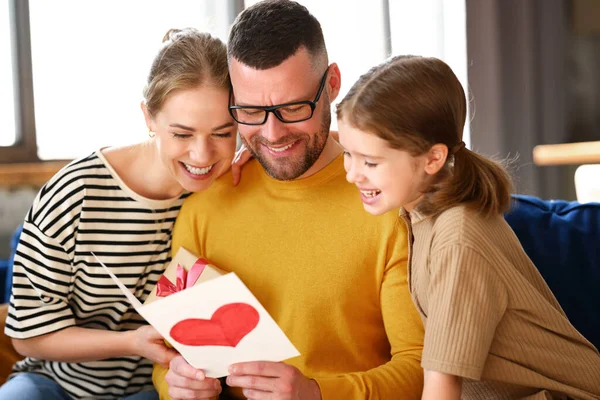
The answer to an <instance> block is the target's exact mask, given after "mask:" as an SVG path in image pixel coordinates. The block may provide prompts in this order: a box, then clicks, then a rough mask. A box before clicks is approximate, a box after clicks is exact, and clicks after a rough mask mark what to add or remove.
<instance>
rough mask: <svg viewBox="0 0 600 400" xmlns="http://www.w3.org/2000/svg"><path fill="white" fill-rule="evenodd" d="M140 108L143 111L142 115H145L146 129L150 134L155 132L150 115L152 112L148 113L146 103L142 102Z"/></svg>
mask: <svg viewBox="0 0 600 400" xmlns="http://www.w3.org/2000/svg"><path fill="white" fill-rule="evenodd" d="M140 108H141V109H142V113H144V120H145V121H146V127H147V128H148V131H149V132H154V127H153V125H154V124H153V120H152V116H151V115H150V112H149V111H148V107H147V106H146V103H145V102H143V101H142V102H141V103H140Z"/></svg>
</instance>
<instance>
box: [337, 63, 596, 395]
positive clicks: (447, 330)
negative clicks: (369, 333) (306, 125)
mask: <svg viewBox="0 0 600 400" xmlns="http://www.w3.org/2000/svg"><path fill="white" fill-rule="evenodd" d="M466 110H467V103H466V99H465V94H464V91H463V89H462V86H461V84H460V82H459V81H458V79H457V78H456V76H455V75H454V73H453V72H452V70H451V69H450V67H448V65H446V64H445V63H444V62H442V61H440V60H438V59H436V58H424V57H415V56H400V57H394V58H392V59H390V60H388V61H386V62H384V63H383V64H381V65H379V66H377V67H375V68H373V69H371V70H370V71H369V72H368V73H367V74H365V75H363V76H362V77H361V78H360V79H359V81H358V82H357V83H356V84H355V85H354V86H353V87H352V89H351V90H350V92H349V93H348V95H347V96H346V97H345V98H344V100H343V101H342V102H341V103H340V104H339V105H338V121H339V124H338V127H339V135H340V143H341V144H342V146H343V147H344V148H345V153H344V154H345V167H346V170H347V172H348V173H347V179H348V181H350V182H351V183H354V184H356V186H357V187H358V188H359V189H360V193H361V198H362V201H363V204H364V207H365V209H366V210H367V211H368V212H370V213H372V214H375V215H379V214H382V213H384V212H387V211H389V210H393V209H396V208H400V207H402V211H401V215H402V218H403V219H404V221H405V223H406V225H407V227H408V231H409V257H410V260H409V265H408V274H409V278H408V280H409V288H410V291H411V295H412V298H413V302H414V304H415V306H416V308H417V310H418V311H419V313H420V314H421V318H422V319H423V322H424V326H425V342H424V347H423V356H422V361H421V364H422V366H423V368H424V369H425V386H424V391H423V399H427V400H430V399H436V400H440V399H456V400H458V399H461V398H462V399H516V398H523V399H529V400H533V399H567V398H573V399H589V400H591V399H598V398H600V355H599V354H598V351H597V350H596V349H595V348H594V346H593V345H592V344H591V343H589V342H588V341H587V340H586V339H585V338H584V337H583V336H582V335H581V334H580V333H579V332H577V330H576V329H575V328H574V327H573V326H572V325H571V324H570V323H569V320H568V319H567V316H566V315H565V313H564V312H563V310H562V309H561V307H560V305H559V304H558V301H557V300H556V298H555V297H554V296H553V294H552V292H551V291H550V289H549V288H548V286H547V285H546V283H545V282H544V279H543V278H542V276H541V275H540V273H539V272H538V270H537V269H536V267H535V266H534V265H533V263H532V262H531V260H530V259H529V258H528V257H527V255H526V254H525V252H524V250H523V248H522V247H521V245H520V243H519V241H518V239H517V237H516V236H515V234H514V233H513V232H512V230H511V229H510V227H509V226H508V224H507V223H506V222H505V220H504V218H503V212H504V211H505V210H506V209H507V208H508V206H509V204H510V190H511V181H510V178H509V176H508V174H507V173H506V171H505V170H504V169H503V168H502V166H501V165H499V164H498V163H495V162H493V161H491V160H489V159H486V158H485V157H483V156H481V155H479V154H477V153H475V152H472V151H470V150H468V149H466V148H465V144H464V142H463V141H462V133H463V129H464V124H465V119H466V115H467V112H466Z"/></svg>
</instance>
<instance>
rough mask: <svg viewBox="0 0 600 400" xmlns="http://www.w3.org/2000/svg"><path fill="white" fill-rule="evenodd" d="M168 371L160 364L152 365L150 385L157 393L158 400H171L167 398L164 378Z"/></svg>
mask: <svg viewBox="0 0 600 400" xmlns="http://www.w3.org/2000/svg"><path fill="white" fill-rule="evenodd" d="M167 372H169V370H168V369H167V368H165V367H163V366H162V365H160V364H154V368H153V369H152V383H154V387H155V388H156V391H157V392H158V396H159V398H160V400H171V396H169V385H168V384H167V381H165V376H166V375H167Z"/></svg>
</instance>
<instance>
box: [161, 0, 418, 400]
mask: <svg viewBox="0 0 600 400" xmlns="http://www.w3.org/2000/svg"><path fill="white" fill-rule="evenodd" d="M228 49H229V50H228V52H229V54H228V56H229V69H230V74H231V80H232V85H233V92H232V96H231V107H230V110H231V114H232V116H233V117H234V118H235V119H236V120H237V121H238V123H239V132H240V136H241V138H242V141H243V142H244V144H245V145H246V146H247V148H248V149H249V150H250V151H251V153H252V154H253V156H254V158H255V160H252V161H250V162H249V163H248V164H247V165H246V166H245V169H244V170H243V177H242V180H241V183H240V184H239V186H238V187H237V188H235V187H233V186H231V184H230V179H231V177H225V178H224V179H221V180H220V181H217V182H216V183H215V184H213V186H212V187H211V188H210V189H208V190H206V191H204V192H202V193H197V194H194V195H192V196H190V197H189V199H188V200H187V201H186V202H185V204H184V205H183V207H182V210H181V212H180V214H179V217H178V220H177V223H176V227H175V230H174V238H173V252H176V251H177V250H178V248H179V247H181V246H184V247H185V248H187V249H188V250H190V251H192V252H194V253H196V254H199V255H202V256H205V257H207V258H208V259H210V260H211V261H213V262H214V263H215V265H218V266H219V267H220V268H222V269H224V270H227V271H235V272H236V274H237V275H238V276H239V277H240V278H241V279H242V280H243V281H244V282H245V283H246V285H247V286H248V287H249V288H250V290H251V291H252V292H253V293H254V295H255V296H256V297H257V298H258V300H259V301H260V302H261V303H262V304H263V305H264V306H265V308H266V309H267V311H268V312H269V313H270V314H271V316H272V317H273V318H274V319H275V321H276V322H277V323H278V324H279V326H280V327H281V328H282V329H283V331H284V332H285V333H286V334H287V336H288V337H289V338H290V340H291V341H292V343H294V345H295V346H296V347H297V348H298V350H299V351H300V353H301V355H300V356H299V357H296V358H293V359H290V360H287V361H286V362H285V363H275V362H248V363H241V364H236V365H233V366H232V367H231V369H230V372H231V375H230V376H229V377H228V378H227V385H228V386H229V388H225V389H224V393H225V394H228V395H230V396H233V398H242V397H241V394H242V393H240V389H238V388H241V390H242V391H243V395H244V396H246V397H248V398H251V399H325V400H327V399H344V400H348V399H351V400H352V399H366V398H369V399H395V398H403V399H417V398H420V393H421V388H422V383H423V382H422V379H423V372H422V370H421V367H420V355H421V349H422V342H423V327H422V325H421V322H420V319H419V316H418V314H417V313H416V310H415V309H414V306H413V304H412V302H411V300H410V295H409V291H408V287H407V276H406V273H407V270H406V268H407V266H406V261H407V236H406V227H405V226H404V224H403V223H402V222H401V221H400V220H399V219H398V216H397V215H398V214H397V212H392V213H389V214H386V215H384V216H382V217H373V216H371V215H369V214H368V213H366V212H365V211H364V210H363V207H361V202H360V197H359V196H358V193H356V190H355V189H354V188H353V185H350V184H348V183H347V182H346V180H345V171H344V167H343V155H342V149H341V148H340V146H339V145H338V144H337V142H336V141H335V140H333V139H332V138H331V137H330V135H329V126H330V122H331V110H330V105H331V102H332V101H333V100H334V99H335V98H336V96H337V95H338V92H339V89H340V83H341V81H340V71H339V69H338V66H337V65H336V64H329V63H328V57H327V51H326V49H325V43H324V39H323V34H322V31H321V27H320V25H319V23H318V21H317V20H316V19H315V18H314V17H313V16H312V15H311V14H310V13H309V12H308V10H306V8H304V7H303V6H301V5H299V4H297V3H295V2H293V1H285V0H279V1H278V0H273V1H271V0H267V1H264V2H260V3H257V4H255V5H254V6H252V7H250V8H248V9H246V10H245V11H243V12H242V13H241V14H240V15H239V17H238V18H237V20H236V22H235V23H234V25H233V27H232V30H231V34H230V37H229V43H228ZM365 189H368V188H365ZM365 201H368V200H365ZM203 378H204V376H203V374H202V372H201V371H197V370H194V369H193V368H192V367H191V366H189V365H188V364H187V363H185V361H184V360H183V359H182V358H181V357H177V358H176V359H174V361H173V362H172V363H171V368H170V370H169V372H168V373H167V375H166V381H167V382H168V384H169V394H170V396H171V397H173V398H184V397H185V398H205V397H209V396H211V395H214V391H213V389H214V388H216V390H217V391H220V387H219V383H218V381H217V380H212V379H208V378H207V379H203ZM223 397H224V396H223V395H222V398H223Z"/></svg>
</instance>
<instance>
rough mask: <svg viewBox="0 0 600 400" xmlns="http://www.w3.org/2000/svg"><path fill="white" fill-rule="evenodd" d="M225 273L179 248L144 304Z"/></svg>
mask: <svg viewBox="0 0 600 400" xmlns="http://www.w3.org/2000/svg"><path fill="white" fill-rule="evenodd" d="M226 273H227V272H225V271H223V270H222V269H220V268H218V267H216V266H215V265H214V264H213V263H211V262H210V261H209V260H207V259H205V258H203V257H197V256H196V255H194V254H192V252H190V251H189V250H187V249H186V248H184V247H180V248H179V250H178V251H177V254H176V255H175V257H173V259H172V260H171V262H170V263H169V265H168V266H167V268H166V269H165V272H164V273H163V274H162V276H161V277H160V279H159V280H158V282H157V283H156V286H154V289H152V292H150V294H149V295H148V297H147V298H146V301H145V302H144V304H150V303H152V302H154V301H156V300H159V299H160V298H162V297H167V296H169V295H171V294H173V293H176V292H179V291H181V290H183V289H186V288H188V287H192V286H195V285H198V284H200V283H202V282H206V281H209V280H211V279H214V278H218V277H219V276H222V275H225V274H226Z"/></svg>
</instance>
